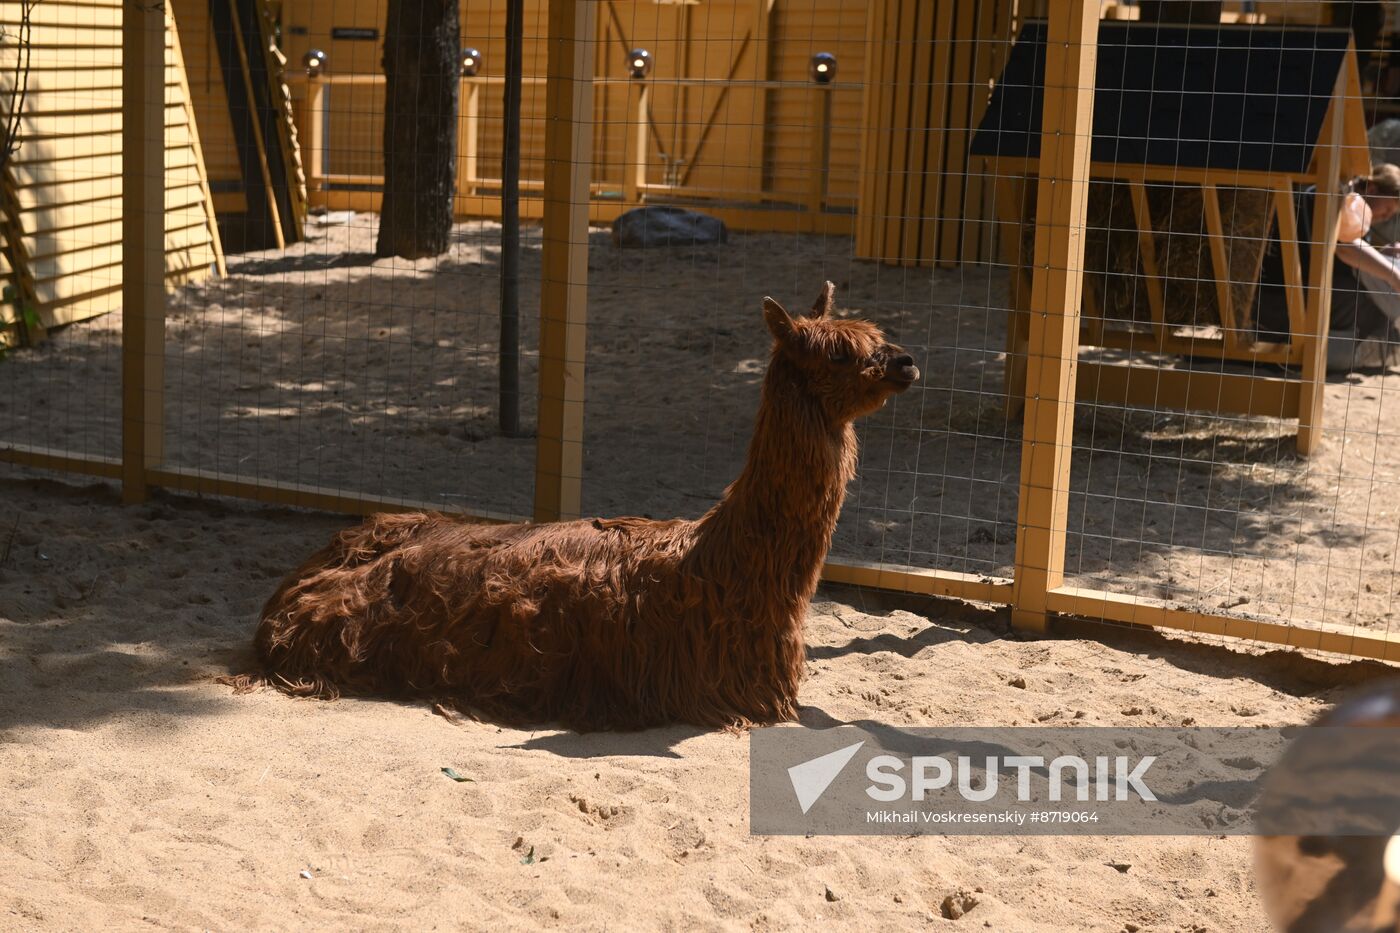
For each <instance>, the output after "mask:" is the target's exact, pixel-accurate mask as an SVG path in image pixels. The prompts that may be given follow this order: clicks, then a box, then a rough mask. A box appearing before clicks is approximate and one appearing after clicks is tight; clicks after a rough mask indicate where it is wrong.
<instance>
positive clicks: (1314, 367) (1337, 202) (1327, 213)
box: [1280, 67, 1348, 457]
mask: <svg viewBox="0 0 1400 933" xmlns="http://www.w3.org/2000/svg"><path fill="white" fill-rule="evenodd" d="M1347 71H1348V69H1347V68H1345V67H1343V68H1342V73H1341V74H1340V75H1338V76H1337V83H1336V86H1335V87H1334V88H1333V90H1332V106H1331V107H1330V108H1329V109H1328V111H1327V117H1326V118H1325V119H1324V120H1323V123H1322V134H1321V137H1320V138H1319V139H1318V145H1317V150H1316V152H1317V154H1316V155H1315V156H1314V161H1315V163H1316V168H1317V181H1316V185H1317V201H1316V203H1314V204H1313V218H1312V230H1311V231H1309V234H1310V237H1311V240H1310V246H1311V250H1312V256H1311V259H1310V261H1309V263H1308V292H1307V312H1306V317H1305V321H1304V324H1303V327H1304V330H1303V333H1304V334H1306V335H1307V338H1306V339H1305V340H1304V341H1303V346H1304V348H1305V349H1304V352H1303V372H1302V382H1303V385H1302V390H1301V392H1300V393H1299V397H1298V440H1297V447H1298V453H1299V455H1300V456H1304V457H1306V456H1309V455H1311V454H1313V453H1315V452H1316V451H1317V448H1318V445H1320V444H1321V443H1322V401H1323V390H1324V389H1326V388H1327V340H1328V335H1329V333H1330V327H1331V316H1332V257H1333V256H1335V255H1336V252H1337V214H1338V212H1339V211H1340V209H1341V205H1342V192H1341V184H1340V183H1341V175H1342V138H1343V127H1344V126H1345V123H1346V106H1345V101H1346V94H1347V77H1348V74H1347ZM1280 209H1281V208H1280Z"/></svg>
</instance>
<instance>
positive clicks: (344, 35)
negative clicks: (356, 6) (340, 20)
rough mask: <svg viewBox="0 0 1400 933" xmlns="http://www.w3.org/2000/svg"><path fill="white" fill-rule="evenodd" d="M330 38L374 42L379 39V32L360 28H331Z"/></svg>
mask: <svg viewBox="0 0 1400 933" xmlns="http://www.w3.org/2000/svg"><path fill="white" fill-rule="evenodd" d="M331 38H332V39H353V40H363V41H368V42H375V41H377V40H378V39H379V30H378V29H373V28H365V27H362V26H332V27H331Z"/></svg>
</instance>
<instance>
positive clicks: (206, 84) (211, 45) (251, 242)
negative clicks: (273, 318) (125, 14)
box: [171, 0, 307, 252]
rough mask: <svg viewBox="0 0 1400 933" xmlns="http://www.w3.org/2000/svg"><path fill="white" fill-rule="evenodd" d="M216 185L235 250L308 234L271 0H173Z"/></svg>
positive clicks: (281, 243) (222, 221) (224, 227)
mask: <svg viewBox="0 0 1400 933" xmlns="http://www.w3.org/2000/svg"><path fill="white" fill-rule="evenodd" d="M171 10H172V12H173V13H174V16H175V22H176V24H177V25H178V26H179V30H180V37H181V40H182V44H183V46H184V49H185V54H186V64H187V66H188V72H189V75H190V80H189V85H190V90H191V96H192V103H193V107H194V110H195V113H196V114H197V115H198V117H199V126H200V131H201V133H202V134H203V135H202V143H203V146H204V151H205V156H206V158H207V159H208V163H209V176H210V177H209V184H210V189H211V191H212V192H213V196H214V207H215V211H216V213H217V216H218V219H219V226H220V230H221V231H222V234H223V240H224V242H225V243H226V244H227V245H228V246H229V248H230V249H231V250H233V251H237V252H241V251H244V250H250V249H273V248H276V249H281V248H283V247H285V246H287V245H288V244H290V243H296V242H298V241H299V240H301V238H302V225H303V224H304V223H305V220H306V208H307V205H306V176H305V173H304V171H303V168H302V162H301V147H300V143H299V140H298V134H297V127H296V124H295V122H294V121H293V119H292V102H291V96H290V91H289V90H288V88H287V86H286V84H284V83H283V71H284V66H285V65H286V59H285V58H284V57H283V56H282V52H281V50H280V49H279V48H278V41H277V35H276V33H277V24H276V22H275V20H274V19H273V14H272V12H271V10H270V9H269V7H268V5H267V3H266V2H265V0H172V3H171Z"/></svg>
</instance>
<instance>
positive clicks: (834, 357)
mask: <svg viewBox="0 0 1400 933" xmlns="http://www.w3.org/2000/svg"><path fill="white" fill-rule="evenodd" d="M827 359H829V360H831V362H832V363H835V364H836V365H837V366H845V365H846V364H847V363H849V362H850V361H851V355H850V354H849V353H833V354H831V356H829V357H827Z"/></svg>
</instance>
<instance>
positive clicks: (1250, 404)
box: [1077, 360, 1301, 418]
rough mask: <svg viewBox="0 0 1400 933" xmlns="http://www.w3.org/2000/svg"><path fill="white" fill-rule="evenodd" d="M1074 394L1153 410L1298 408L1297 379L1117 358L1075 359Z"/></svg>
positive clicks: (1280, 413)
mask: <svg viewBox="0 0 1400 933" xmlns="http://www.w3.org/2000/svg"><path fill="white" fill-rule="evenodd" d="M1077 387H1078V396H1077V397H1078V398H1080V399H1082V400H1084V401H1095V402H1107V403H1109V404H1113V405H1127V406H1131V407H1133V408H1140V409H1145V410H1148V411H1153V410H1156V409H1158V408H1161V407H1162V406H1163V405H1170V407H1172V408H1174V409H1179V410H1181V411H1209V412H1218V413H1221V414H1226V413H1233V414H1239V415H1266V416H1268V417H1271V418H1291V417H1293V416H1294V413H1295V412H1296V411H1297V410H1298V398H1299V392H1300V390H1301V385H1300V383H1299V382H1298V380H1296V379H1286V378H1284V377H1281V376H1261V375H1255V374H1251V373H1212V372H1200V371H1197V370H1190V369H1164V368H1162V367H1160V366H1135V365H1131V364H1128V365H1124V364H1115V363H1091V362H1087V361H1084V360H1081V361H1080V362H1079V375H1078V380H1077Z"/></svg>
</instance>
